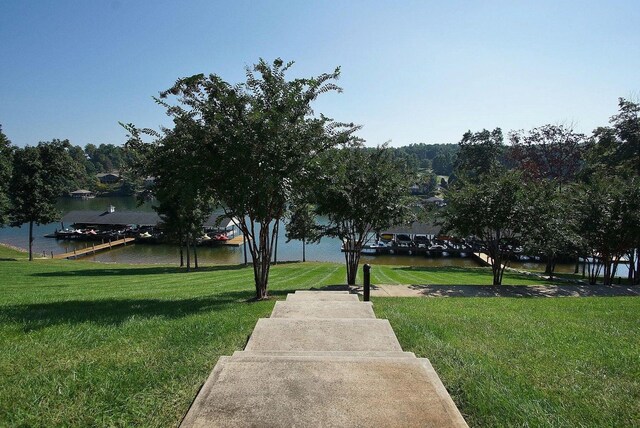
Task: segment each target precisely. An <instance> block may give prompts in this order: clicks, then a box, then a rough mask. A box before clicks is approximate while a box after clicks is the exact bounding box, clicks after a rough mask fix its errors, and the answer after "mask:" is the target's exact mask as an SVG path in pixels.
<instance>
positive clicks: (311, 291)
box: [296, 290, 349, 295]
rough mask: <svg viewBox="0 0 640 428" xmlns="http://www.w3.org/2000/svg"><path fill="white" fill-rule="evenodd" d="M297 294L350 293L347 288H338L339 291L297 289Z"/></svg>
mask: <svg viewBox="0 0 640 428" xmlns="http://www.w3.org/2000/svg"><path fill="white" fill-rule="evenodd" d="M296 294H315V295H320V294H349V292H348V291H347V290H338V291H322V290H296Z"/></svg>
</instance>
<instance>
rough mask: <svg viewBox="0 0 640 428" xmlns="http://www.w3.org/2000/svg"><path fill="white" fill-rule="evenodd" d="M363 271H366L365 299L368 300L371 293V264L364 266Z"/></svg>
mask: <svg viewBox="0 0 640 428" xmlns="http://www.w3.org/2000/svg"><path fill="white" fill-rule="evenodd" d="M362 271H363V272H364V293H363V294H364V301H365V302H368V301H369V295H370V294H371V274H370V272H371V266H369V265H368V264H366V265H364V266H362Z"/></svg>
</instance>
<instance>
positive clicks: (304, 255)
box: [302, 239, 307, 262]
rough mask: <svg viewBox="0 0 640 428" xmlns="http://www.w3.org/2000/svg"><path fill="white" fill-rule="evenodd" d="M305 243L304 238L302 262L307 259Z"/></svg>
mask: <svg viewBox="0 0 640 428" xmlns="http://www.w3.org/2000/svg"><path fill="white" fill-rule="evenodd" d="M305 245H306V243H305V242H304V239H303V240H302V262H306V261H307V255H306V254H305Z"/></svg>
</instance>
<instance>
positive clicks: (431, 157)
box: [393, 143, 459, 176]
mask: <svg viewBox="0 0 640 428" xmlns="http://www.w3.org/2000/svg"><path fill="white" fill-rule="evenodd" d="M458 150H459V147H458V145H457V144H424V143H419V144H409V145H408V146H403V147H397V148H394V149H393V151H394V153H395V155H396V156H398V157H402V158H403V159H404V160H405V161H406V162H407V164H408V165H409V167H411V168H413V169H415V170H424V171H427V170H430V171H431V172H433V173H434V174H435V175H447V176H448V175H451V173H452V172H453V166H454V163H455V160H456V156H457V154H458Z"/></svg>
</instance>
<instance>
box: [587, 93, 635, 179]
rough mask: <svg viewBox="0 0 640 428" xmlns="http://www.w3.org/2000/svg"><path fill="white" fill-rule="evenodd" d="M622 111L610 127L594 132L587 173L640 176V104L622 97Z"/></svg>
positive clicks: (619, 106)
mask: <svg viewBox="0 0 640 428" xmlns="http://www.w3.org/2000/svg"><path fill="white" fill-rule="evenodd" d="M618 108H619V110H618V114H617V115H615V116H613V117H611V120H610V121H609V123H610V124H611V126H610V127H600V128H598V129H596V130H595V131H594V133H593V139H592V141H591V144H590V150H589V152H588V155H587V171H586V173H585V175H586V176H587V177H589V176H591V175H600V174H602V173H606V174H608V175H612V174H615V175H619V176H622V177H629V176H631V175H635V176H640V104H639V103H634V102H631V101H628V100H625V99H624V98H620V99H619V103H618Z"/></svg>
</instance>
